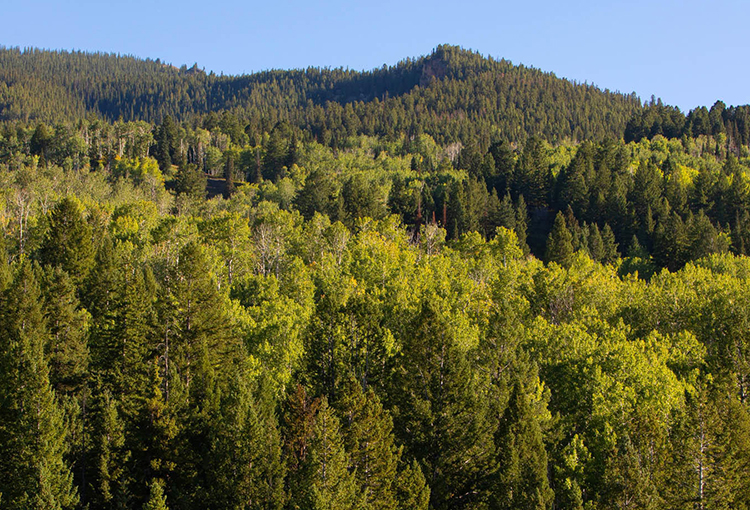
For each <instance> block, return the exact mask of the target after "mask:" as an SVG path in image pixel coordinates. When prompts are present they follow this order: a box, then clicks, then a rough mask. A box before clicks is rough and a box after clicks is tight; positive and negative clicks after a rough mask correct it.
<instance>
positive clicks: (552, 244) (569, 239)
mask: <svg viewBox="0 0 750 510" xmlns="http://www.w3.org/2000/svg"><path fill="white" fill-rule="evenodd" d="M544 258H545V259H546V260H547V262H556V263H558V264H559V265H561V266H562V267H565V268H569V267H570V266H571V264H572V263H573V236H572V235H571V233H570V231H569V230H568V227H567V226H566V225H565V216H563V213H562V212H558V213H557V216H556V217H555V224H554V226H553V227H552V232H550V234H549V237H548V238H547V251H546V254H545V256H544Z"/></svg>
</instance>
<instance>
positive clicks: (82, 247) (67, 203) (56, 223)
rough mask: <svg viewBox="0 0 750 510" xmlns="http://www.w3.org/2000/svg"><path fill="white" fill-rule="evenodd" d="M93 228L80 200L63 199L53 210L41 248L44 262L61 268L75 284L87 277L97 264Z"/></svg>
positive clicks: (41, 256) (40, 253) (40, 251)
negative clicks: (83, 211) (85, 215)
mask: <svg viewBox="0 0 750 510" xmlns="http://www.w3.org/2000/svg"><path fill="white" fill-rule="evenodd" d="M94 255H95V252H94V246H93V243H92V231H91V227H90V226H89V225H88V224H87V223H86V221H85V220H84V218H83V214H82V212H81V207H80V205H79V203H78V202H77V201H76V200H75V199H73V198H64V199H62V200H61V201H60V202H58V203H57V204H56V205H55V207H54V208H53V209H52V212H51V214H50V216H49V229H48V230H47V235H46V237H45V238H44V241H43V242H42V246H41V248H40V249H39V259H40V261H41V262H42V264H46V265H50V266H57V267H60V268H62V269H63V270H64V271H65V272H66V273H68V275H70V278H71V279H72V280H73V282H74V283H75V284H76V285H79V284H80V283H81V282H83V281H84V280H85V279H86V276H87V275H88V273H89V271H90V270H91V268H92V267H93V265H94Z"/></svg>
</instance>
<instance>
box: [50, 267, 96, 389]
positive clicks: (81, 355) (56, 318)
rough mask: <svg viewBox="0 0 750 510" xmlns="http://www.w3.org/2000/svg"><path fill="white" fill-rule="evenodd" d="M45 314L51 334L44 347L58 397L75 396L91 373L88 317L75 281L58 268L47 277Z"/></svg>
mask: <svg viewBox="0 0 750 510" xmlns="http://www.w3.org/2000/svg"><path fill="white" fill-rule="evenodd" d="M44 315H45V319H46V321H47V325H48V329H49V333H50V335H49V340H50V341H49V343H48V344H47V345H46V346H45V352H46V353H47V359H48V363H49V367H50V374H49V377H50V383H51V384H52V386H53V387H54V388H55V389H56V391H57V392H58V394H65V393H76V392H77V391H79V390H80V389H81V387H82V385H83V384H84V377H85V375H86V373H87V371H88V363H89V352H88V346H87V344H86V336H87V332H88V322H89V315H88V313H87V312H86V311H85V310H82V309H81V306H80V303H79V301H78V298H77V297H76V288H75V287H74V285H73V282H72V280H71V279H70V277H69V276H68V275H67V273H65V272H64V271H63V270H62V269H60V268H59V267H57V268H54V269H49V270H47V271H46V274H45V279H44Z"/></svg>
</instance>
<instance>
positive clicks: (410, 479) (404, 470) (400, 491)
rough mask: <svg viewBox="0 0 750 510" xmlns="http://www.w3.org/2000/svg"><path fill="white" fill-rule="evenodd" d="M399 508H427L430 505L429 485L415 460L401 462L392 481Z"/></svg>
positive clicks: (401, 509)
mask: <svg viewBox="0 0 750 510" xmlns="http://www.w3.org/2000/svg"><path fill="white" fill-rule="evenodd" d="M394 487H395V491H396V501H397V506H396V508H398V509H399V510H411V509H414V510H427V508H429V505H430V487H429V486H428V485H427V482H426V480H425V478H424V475H423V474H422V468H420V467H419V463H418V462H417V461H416V460H412V461H411V462H403V461H402V465H401V467H400V470H399V473H398V477H397V478H396V480H395V482H394Z"/></svg>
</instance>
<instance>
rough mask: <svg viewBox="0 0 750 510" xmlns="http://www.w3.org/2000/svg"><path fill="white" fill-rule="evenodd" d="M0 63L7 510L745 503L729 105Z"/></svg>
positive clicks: (323, 77)
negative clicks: (694, 106)
mask: <svg viewBox="0 0 750 510" xmlns="http://www.w3.org/2000/svg"><path fill="white" fill-rule="evenodd" d="M0 61H2V62H3V64H0V87H2V88H0V105H2V106H0V117H2V119H3V120H4V122H3V123H2V125H1V126H0V180H1V183H2V185H0V228H1V229H2V230H1V232H0V233H1V234H2V236H1V239H2V243H1V244H0V494H1V495H0V503H1V504H2V507H3V508H11V509H26V508H57V509H78V508H80V509H89V510H98V509H110V508H127V509H141V508H147V509H166V508H170V509H173V510H175V509H203V508H233V509H246V508H247V509H249V508H267V509H297V508H299V509H303V508H304V509H308V508H326V509H339V508H340V509H347V510H349V509H377V510H386V509H422V510H426V509H428V508H430V509H436V510H437V509H440V510H442V509H446V510H447V509H462V508H466V509H505V508H508V509H511V508H512V509H516V508H522V509H526V508H528V509H550V508H552V507H554V508H571V509H588V510H592V509H621V508H622V509H624V508H644V509H650V508H654V509H657V508H658V509H662V508H668V509H693V508H745V507H747V506H749V505H750V482H749V481H748V480H747V476H745V473H746V471H747V467H748V462H749V459H750V442H749V441H748V438H750V410H749V409H748V406H749V405H750V403H749V402H748V401H749V400H750V399H749V397H748V386H749V385H750V363H748V357H749V356H750V264H749V263H748V258H747V257H746V255H747V254H748V250H750V152H749V149H748V146H747V140H746V139H745V138H743V136H745V135H743V134H742V133H743V130H742V129H743V128H741V127H740V126H741V125H742V124H741V122H742V121H741V120H740V119H741V118H742V115H744V114H742V113H741V112H743V111H744V108H745V107H737V108H725V109H724V108H722V109H720V108H719V107H716V106H715V107H714V108H712V109H711V111H710V112H708V111H707V112H706V115H705V117H706V119H703V117H704V115H703V114H702V113H701V112H700V111H698V110H695V111H693V112H691V113H690V114H689V115H688V116H687V117H680V115H681V114H680V113H679V112H678V111H676V110H674V109H671V108H669V107H666V106H664V105H661V104H660V103H656V102H653V104H651V105H647V106H646V107H641V106H640V105H639V102H638V100H637V98H632V97H624V96H620V95H617V94H609V93H605V92H601V91H598V90H596V89H595V88H593V87H588V86H580V85H575V84H571V83H568V82H564V81H562V80H557V79H556V78H554V77H553V76H551V75H548V74H544V73H541V72H539V71H535V70H529V69H525V68H520V67H513V66H511V65H510V64H508V63H506V62H502V61H500V62H497V61H492V60H485V59H482V58H481V57H479V56H478V55H476V54H473V53H468V52H464V51H463V50H460V49H457V48H451V47H440V48H438V49H437V50H436V51H435V52H434V53H433V54H432V55H431V56H429V57H425V58H423V59H418V60H414V61H411V60H409V61H406V62H403V63H401V64H399V65H398V66H396V67H395V68H387V69H383V70H378V71H373V72H370V73H353V72H348V71H347V72H344V71H336V70H334V71H330V70H325V71H321V70H308V71H305V72H301V71H299V72H298V71H291V72H281V71H279V72H269V73H262V74H259V75H253V76H249V77H216V76H206V75H204V74H203V73H202V72H200V71H199V70H197V69H196V68H193V69H191V70H187V69H183V70H176V69H171V68H167V67H164V66H162V65H161V64H159V63H158V62H149V61H146V62H142V61H137V60H135V59H130V58H123V57H114V56H110V55H85V54H64V53H50V52H40V51H27V52H19V51H17V50H3V51H0ZM62 63H65V65H64V66H63V67H60V68H58V67H55V66H61V65H62ZM51 69H58V71H56V72H55V73H54V77H53V76H52V74H45V73H51V72H52V71H50V70H51ZM60 69H62V70H63V71H60ZM118 73H122V74H118ZM29 74H35V76H36V78H35V80H38V83H37V82H36V81H33V80H31V81H30V80H27V79H26V78H24V77H25V76H29ZM13 77H15V78H13ZM118 77H120V78H121V79H122V81H118V79H119V78H118ZM11 78H12V79H11ZM106 80H110V81H109V82H108V83H109V85H106V86H105V85H104V83H106ZM243 80H244V81H243ZM506 80H510V81H509V82H508V81H506ZM42 82H44V83H45V84H44V87H47V88H45V89H37V85H38V86H39V87H42V85H41V83H42ZM75 83H78V85H77V86H75V85H74V84H75ZM97 83H98V85H97ZM508 83H515V84H518V83H523V84H525V88H522V89H521V90H515V89H516V88H517V87H516V86H515V85H513V87H512V88H513V89H514V90H515V91H514V92H513V93H508V94H506V93H505V92H503V91H504V90H506V89H503V88H502V87H504V86H506V85H507V84H508ZM485 86H486V87H488V88H492V90H494V91H495V92H493V94H494V97H495V99H496V100H497V101H499V102H498V103H496V105H495V106H488V105H478V104H474V103H473V101H474V102H481V101H484V99H486V97H488V96H486V95H483V94H480V93H471V94H470V93H468V92H467V91H468V90H471V89H472V88H473V89H474V90H479V91H481V90H484V89H482V87H485ZM76 87H78V88H76ZM191 87H192V88H191ZM493 87H494V88H493ZM40 90H41V92H39V91H40ZM45 91H46V92H45ZM145 91H150V92H145ZM363 91H365V92H363ZM37 92H39V94H48V95H47V96H46V97H47V98H48V99H49V98H53V99H52V100H51V101H48V102H47V103H42V102H40V99H39V98H40V97H42V96H41V95H35V94H37ZM167 92H168V93H167ZM220 92H221V93H220ZM149 94H155V95H156V96H154V97H157V96H158V97H162V96H163V99H164V100H163V101H162V100H157V99H154V97H151V96H149ZM513 94H521V95H519V96H513ZM547 94H552V95H554V97H556V98H557V99H556V100H555V101H552V100H551V99H550V100H549V101H548V100H547V99H543V100H542V101H540V102H536V103H534V104H536V105H537V107H538V109H535V108H536V107H533V106H528V108H527V107H526V106H524V107H520V106H511V105H510V103H508V102H506V103H503V104H500V103H501V102H503V101H516V100H518V101H521V102H520V103H518V104H519V105H520V104H522V103H523V101H526V100H527V99H528V98H529V97H532V96H539V97H542V98H546V97H547ZM580 94H583V96H581V95H580ZM115 96H116V97H117V98H118V99H117V101H114V99H112V98H114V97H115ZM359 96H361V98H359V99H356V97H359ZM106 97H110V100H105V99H106ZM150 97H151V99H149V98H150ZM521 97H523V98H526V99H523V100H522V99H520V98H521ZM549 97H552V96H549ZM219 98H221V100H219ZM511 98H513V99H512V100H511ZM583 98H587V99H586V100H585V101H584V99H583ZM150 101H151V102H150ZM42 104H45V105H46V106H45V107H44V108H43V107H42ZM524 104H527V103H524ZM528 104H530V103H528ZM124 105H129V106H128V107H129V108H130V110H128V111H123V110H120V108H123V107H124ZM399 105H401V106H399ZM157 106H158V109H157ZM376 107H377V108H376ZM548 107H549V109H548ZM584 107H585V108H587V109H588V111H589V112H590V116H588V117H585V118H583V117H575V116H576V115H579V113H580V112H579V110H577V108H584ZM514 109H516V110H514ZM719 110H721V111H719ZM449 111H450V112H454V113H455V115H447V114H446V112H449ZM514 111H519V112H521V114H522V115H528V116H530V117H529V118H531V117H533V118H535V119H536V120H535V121H534V122H528V123H524V122H522V121H520V120H519V119H518V118H514V117H513V116H512V115H514V114H513V112H514ZM541 111H546V112H548V113H547V115H549V116H548V117H546V118H547V119H548V121H547V122H546V123H545V122H544V121H543V120H542V117H540V116H539V115H540V114H539V112H541ZM376 112H377V113H376ZM417 112H418V114H417ZM554 112H565V115H568V114H570V115H572V116H573V118H574V119H578V120H570V119H568V118H567V117H566V119H567V120H565V121H564V122H563V121H562V117H557V118H556V119H557V120H554V121H551V120H549V119H553V118H555V117H554V115H553V113H554ZM576 112H579V113H576ZM696 112H697V113H696ZM97 115H98V116H100V118H97ZM120 117H122V118H120ZM667 117H668V118H669V119H671V120H670V122H671V124H668V123H667V121H666V120H665V119H667ZM657 118H658V119H661V120H659V121H658V122H656V121H655V120H654V119H657ZM311 119H318V120H314V121H313V120H311ZM404 119H408V120H404ZM602 119H606V122H604V120H602ZM680 119H682V120H680ZM701 119H703V120H701ZM153 121H156V123H154V124H152V123H151V122H153ZM558 121H559V122H558ZM647 124H648V125H649V126H657V125H660V126H661V128H660V130H659V129H652V128H651V127H649V130H648V132H646V131H638V133H639V134H638V139H637V140H636V139H631V138H632V133H635V132H636V128H637V129H641V128H640V127H637V126H640V125H643V126H645V125H647ZM563 125H566V126H567V127H562V126H563ZM665 126H667V127H665ZM696 126H697V127H696ZM700 126H703V127H700ZM644 129H645V128H644ZM626 131H627V133H626Z"/></svg>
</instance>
